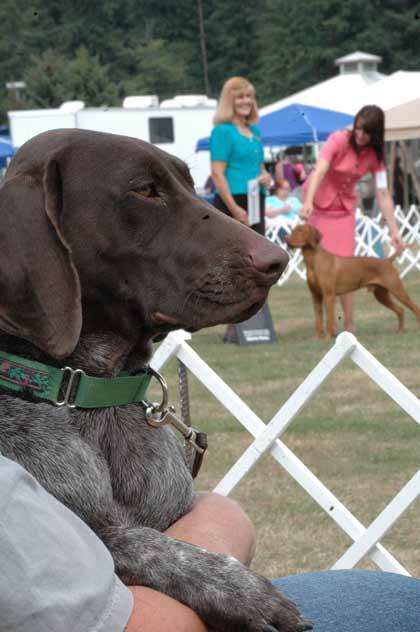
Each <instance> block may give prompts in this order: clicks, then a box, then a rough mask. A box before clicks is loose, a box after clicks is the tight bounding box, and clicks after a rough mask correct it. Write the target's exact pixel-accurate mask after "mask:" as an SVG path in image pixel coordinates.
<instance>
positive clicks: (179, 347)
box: [151, 331, 420, 575]
mask: <svg viewBox="0 0 420 632" xmlns="http://www.w3.org/2000/svg"><path fill="white" fill-rule="evenodd" d="M190 339H191V335H190V334H187V333H186V332H184V331H178V332H174V333H172V334H170V335H169V336H168V337H167V338H166V340H164V341H163V342H162V344H161V345H160V347H159V348H158V349H157V351H156V353H155V355H154V356H153V359H152V362H151V365H152V367H153V368H154V369H156V370H160V369H161V367H162V366H163V365H164V364H165V363H166V362H167V361H168V360H169V359H170V358H171V357H174V356H176V357H177V358H178V359H179V360H180V361H181V362H182V363H183V364H184V365H185V366H186V367H187V369H188V370H189V371H191V372H192V373H193V374H194V375H195V376H196V377H197V378H198V380H200V382H201V383H202V384H203V385H204V386H205V387H206V388H207V389H208V390H209V391H210V392H211V393H212V394H213V395H214V397H215V398H216V399H217V400H218V401H219V402H220V403H221V404H222V405H223V406H224V407H225V408H226V409H227V410H228V411H229V412H230V413H231V415H232V416H233V417H234V418H235V419H236V420H237V421H238V422H239V423H240V424H242V425H243V426H244V428H246V429H247V430H248V432H249V433H250V434H251V435H252V436H253V437H254V438H255V440H254V441H253V443H252V444H251V445H250V446H249V447H248V448H247V449H246V450H245V452H244V453H243V454H242V456H241V457H240V458H239V459H238V460H237V461H236V463H235V464H234V465H233V467H232V468H231V469H230V470H229V471H228V472H227V473H226V474H225V476H224V477H223V479H222V480H221V481H220V482H219V483H218V485H217V486H216V488H215V491H216V492H218V493H219V494H223V495H228V494H230V493H231V492H232V490H233V489H234V488H235V487H236V485H237V484H238V483H239V482H240V481H241V480H242V479H243V478H244V476H246V475H249V474H250V473H251V470H252V468H253V467H254V466H255V464H256V463H257V462H258V461H259V459H260V458H261V457H262V456H263V455H264V454H265V453H267V452H270V453H271V455H272V456H273V458H274V459H275V460H276V461H277V462H278V464H279V465H280V466H281V467H282V468H284V470H285V471H286V472H288V473H289V474H290V476H292V477H293V478H294V479H295V480H296V481H297V482H298V483H299V485H301V487H302V488H303V489H304V490H305V491H306V492H307V493H308V494H309V495H310V496H311V497H312V498H313V500H314V501H315V502H316V503H318V505H319V506H320V507H321V508H322V509H323V510H324V511H325V512H326V514H327V515H329V516H330V517H331V518H332V519H333V520H334V521H335V522H336V524H337V525H338V526H339V527H340V528H341V529H342V530H343V531H344V532H345V533H346V534H347V535H348V536H350V538H351V539H352V540H353V544H352V545H351V546H350V547H349V548H348V549H347V551H345V552H344V553H343V555H342V556H341V557H340V558H339V559H338V560H337V561H336V563H335V564H334V565H333V568H334V569H338V568H353V567H354V566H356V565H357V564H358V562H359V561H360V560H361V559H362V558H363V557H365V556H369V557H370V559H371V560H373V561H374V562H375V563H376V565H377V566H378V567H379V568H381V569H382V570H385V571H391V572H396V573H401V574H404V575H409V572H408V571H407V570H406V569H405V568H404V566H402V565H401V564H400V563H399V562H398V560H397V559H395V557H393V556H392V555H391V554H390V553H389V552H388V551H387V550H386V549H385V548H384V547H383V546H382V544H380V540H381V538H383V536H384V535H385V534H386V533H387V531H388V530H389V529H390V528H391V527H392V525H393V524H394V523H395V522H396V521H397V520H398V519H399V518H400V517H401V515H402V514H403V513H404V512H405V511H406V510H407V509H408V507H409V506H410V505H411V504H412V503H413V502H414V501H415V500H416V498H419V497H420V469H419V470H418V471H417V472H416V474H415V475H414V476H413V477H412V478H411V479H410V480H409V481H408V482H407V483H406V484H405V485H404V486H403V487H402V489H401V490H400V491H399V492H398V493H397V494H396V495H395V497H394V498H393V500H392V501H391V502H390V503H389V504H388V505H387V507H386V508H385V509H384V510H383V511H382V512H381V513H380V514H379V515H378V517H377V518H376V519H375V520H374V521H373V522H372V523H371V524H370V525H369V526H368V527H366V526H364V525H363V524H362V523H361V522H360V521H359V520H358V519H357V518H356V517H355V516H354V515H353V514H352V513H351V512H350V511H349V509H347V507H346V506H345V505H344V504H343V503H342V502H341V501H340V500H339V499H338V498H336V497H335V496H334V494H333V493H332V492H331V491H330V490H329V489H328V488H327V487H326V486H325V485H324V484H323V483H322V482H321V481H320V480H319V479H318V478H317V477H316V476H315V475H314V473H313V472H312V471H311V470H310V469H309V468H308V467H306V465H305V464H304V463H303V462H302V461H301V460H300V459H299V458H298V457H297V456H296V455H295V454H294V453H293V451H292V450H290V449H289V448H288V447H287V446H286V445H285V444H284V443H283V442H282V441H281V439H280V436H281V434H282V433H283V432H284V431H285V430H286V428H287V427H288V426H289V425H290V424H291V423H292V422H293V420H294V418H295V417H296V415H297V414H298V413H299V411H300V410H302V408H303V407H304V406H306V405H307V404H308V403H309V402H310V400H311V398H312V397H313V395H314V394H315V393H316V392H317V390H318V389H319V388H320V386H321V385H322V384H323V383H324V381H325V380H326V379H327V378H328V376H329V375H330V374H331V373H332V372H333V371H335V370H338V368H339V365H340V363H341V362H342V361H343V360H345V359H346V358H350V359H351V360H352V361H353V362H354V363H355V364H356V365H357V366H358V367H359V368H360V369H361V370H362V371H364V373H366V375H368V376H369V377H370V378H371V379H372V380H373V381H374V382H375V383H376V384H377V385H378V387H379V388H380V389H382V390H383V391H384V392H385V393H387V394H388V395H389V397H390V398H391V399H393V400H394V401H395V402H396V403H397V404H398V405H399V406H400V408H401V409H402V410H403V411H404V412H405V413H407V414H408V415H409V416H410V417H411V418H412V419H413V420H414V421H415V422H416V423H418V424H419V425H420V400H419V399H418V398H417V397H416V396H415V395H414V394H413V393H411V392H410V391H409V390H408V389H407V388H406V387H405V386H404V385H403V384H402V383H401V382H400V381H399V380H397V378H396V377H395V376H393V375H392V374H391V373H390V372H389V371H388V370H387V369H386V368H385V367H384V366H383V365H382V364H380V363H379V362H378V361H377V360H376V359H375V358H374V357H373V356H372V355H371V354H370V353H369V352H368V351H367V350H366V349H365V348H364V347H363V346H362V345H361V344H360V343H359V342H358V341H357V339H356V338H355V337H354V336H353V335H352V334H350V333H348V332H344V333H342V334H340V335H339V336H338V337H337V339H336V342H335V344H334V346H333V347H332V348H331V349H330V350H329V351H328V353H327V354H326V355H325V356H324V358H323V359H322V360H321V361H320V362H319V363H318V365H317V366H316V367H315V368H314V369H313V370H312V371H311V373H310V374H309V375H308V376H307V377H306V379H305V380H304V381H303V382H302V384H301V385H300V386H299V387H298V388H297V389H296V391H295V392H294V393H293V394H292V395H291V396H290V397H289V399H288V400H287V401H286V402H285V403H284V404H283V405H282V406H281V407H280V409H279V410H278V412H277V413H276V414H275V415H274V417H273V418H272V420H271V421H270V422H269V423H268V424H265V423H264V422H263V421H262V420H261V419H260V418H259V417H258V416H257V415H256V414H255V413H254V412H253V411H252V410H251V409H250V408H249V406H247V405H246V404H245V403H244V402H243V401H242V400H241V399H240V397H238V395H237V394H236V393H235V392H234V391H233V390H232V389H231V388H230V387H229V386H228V385H227V384H226V383H225V382H224V381H223V380H222V379H221V378H220V377H219V376H218V375H217V374H216V373H215V371H213V370H212V369H211V368H210V367H209V366H208V365H207V364H206V363H205V362H204V360H202V359H201V358H200V357H199V355H198V354H197V353H196V352H195V351H194V350H193V349H192V348H191V347H190V345H189V344H188V340H190Z"/></svg>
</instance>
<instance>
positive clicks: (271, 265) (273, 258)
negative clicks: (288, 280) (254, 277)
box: [250, 240, 289, 277]
mask: <svg viewBox="0 0 420 632" xmlns="http://www.w3.org/2000/svg"><path fill="white" fill-rule="evenodd" d="M250 258H251V261H252V263H253V265H254V268H255V269H256V270H258V272H262V273H263V274H267V275H270V276H271V275H273V276H274V275H276V276H277V277H279V276H280V275H281V274H282V272H283V271H284V269H285V268H286V266H287V264H288V263H289V256H288V254H287V253H286V251H285V250H283V249H282V248H280V247H279V246H275V245H274V244H272V243H270V242H269V241H268V240H266V243H264V244H263V245H259V246H258V247H257V248H255V249H253V250H252V251H251V253H250Z"/></svg>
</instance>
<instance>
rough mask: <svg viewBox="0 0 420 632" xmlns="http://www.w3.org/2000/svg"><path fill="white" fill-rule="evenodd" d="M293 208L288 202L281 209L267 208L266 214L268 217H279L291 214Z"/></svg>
mask: <svg viewBox="0 0 420 632" xmlns="http://www.w3.org/2000/svg"><path fill="white" fill-rule="evenodd" d="M291 210H292V207H291V206H290V204H287V202H286V203H285V204H284V206H282V207H281V208H273V207H272V206H266V207H265V214H266V216H267V217H277V215H282V214H283V213H290V211H291Z"/></svg>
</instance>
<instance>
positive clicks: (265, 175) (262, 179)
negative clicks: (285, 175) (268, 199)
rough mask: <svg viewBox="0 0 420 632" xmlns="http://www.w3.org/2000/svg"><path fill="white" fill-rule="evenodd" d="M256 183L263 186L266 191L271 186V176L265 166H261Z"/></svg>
mask: <svg viewBox="0 0 420 632" xmlns="http://www.w3.org/2000/svg"><path fill="white" fill-rule="evenodd" d="M257 180H258V182H259V183H260V184H262V185H263V187H265V188H266V189H268V188H269V187H270V184H271V175H270V173H269V172H268V171H267V169H266V168H265V164H264V163H262V164H261V173H260V175H259V176H258V178H257Z"/></svg>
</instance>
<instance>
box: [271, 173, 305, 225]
mask: <svg viewBox="0 0 420 632" xmlns="http://www.w3.org/2000/svg"><path fill="white" fill-rule="evenodd" d="M301 206H302V202H301V201H300V200H299V198H297V197H296V196H294V195H291V188H290V184H289V183H288V181H287V180H284V179H283V180H279V181H278V182H277V188H276V190H275V193H274V195H270V196H269V197H267V198H266V200H265V216H266V217H278V216H281V217H284V218H285V219H291V220H293V219H296V218H297V216H298V213H299V210H300V208H301Z"/></svg>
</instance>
